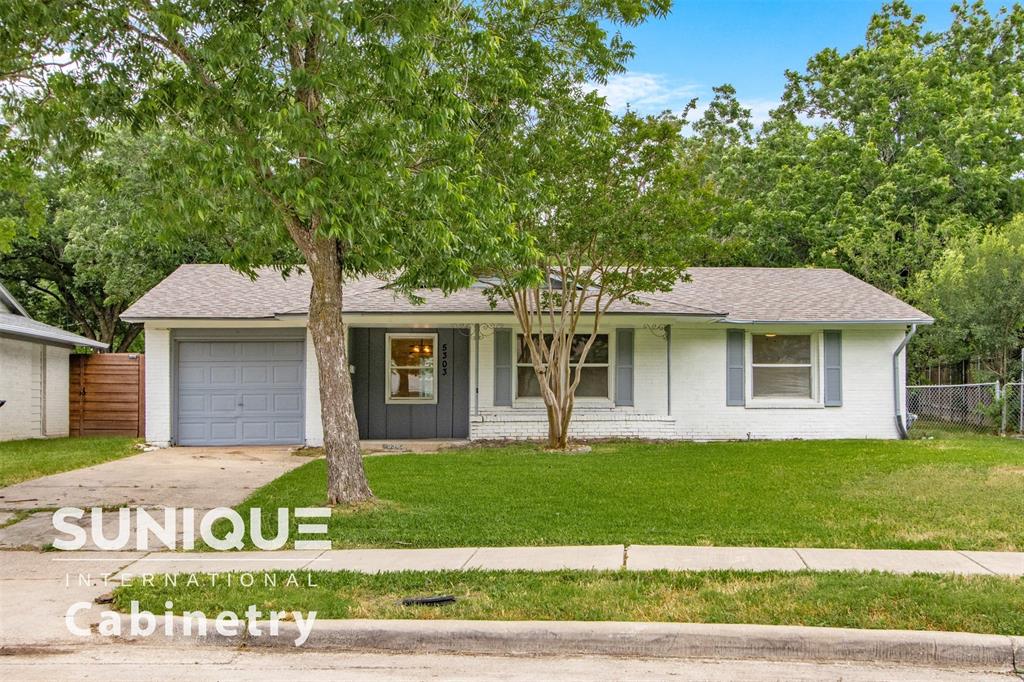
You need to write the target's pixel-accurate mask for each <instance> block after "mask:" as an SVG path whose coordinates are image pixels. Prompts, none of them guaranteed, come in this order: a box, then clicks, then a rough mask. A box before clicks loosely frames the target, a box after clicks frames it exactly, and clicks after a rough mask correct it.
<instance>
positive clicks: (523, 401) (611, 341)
mask: <svg viewBox="0 0 1024 682" xmlns="http://www.w3.org/2000/svg"><path fill="white" fill-rule="evenodd" d="M589 335H590V334H589V333H587V332H583V333H582V334H581V333H579V332H577V336H589ZM597 335H598V336H607V337H608V362H584V363H583V366H584V367H604V368H605V369H606V370H607V371H608V395H606V396H577V398H576V401H575V403H576V405H578V406H580V407H607V406H614V405H615V400H614V398H613V396H614V395H615V372H613V371H612V368H613V367H614V365H613V361H612V358H614V357H615V333H614V330H604V329H601V330H598V332H597ZM520 336H525V334H523V332H522V330H516V332H515V334H514V335H513V338H512V374H513V376H512V383H513V387H512V390H513V393H512V405H513V406H514V407H537V406H539V405H543V404H544V398H543V397H542V396H520V395H519V368H520V367H529V368H531V369H532V368H533V363H532V362H525V363H520V362H519V337H520ZM588 356H589V353H588Z"/></svg>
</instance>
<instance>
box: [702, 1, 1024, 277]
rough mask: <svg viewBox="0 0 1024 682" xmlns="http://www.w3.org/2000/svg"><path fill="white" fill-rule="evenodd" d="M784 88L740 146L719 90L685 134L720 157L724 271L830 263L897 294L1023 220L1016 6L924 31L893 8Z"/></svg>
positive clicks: (973, 13)
mask: <svg viewBox="0 0 1024 682" xmlns="http://www.w3.org/2000/svg"><path fill="white" fill-rule="evenodd" d="M788 80H789V84H788V87H787V89H786V93H785V97H784V101H783V104H782V106H781V107H780V108H779V109H777V110H776V111H774V112H773V114H772V117H771V120H770V121H769V122H768V123H766V124H765V125H764V126H763V128H762V129H761V131H760V132H759V133H758V134H757V135H756V136H755V137H754V138H753V139H752V140H750V139H748V138H747V136H746V135H745V134H743V132H744V128H745V127H746V122H747V121H749V112H746V115H744V112H743V111H742V107H737V106H736V105H735V102H734V101H733V96H734V93H732V91H731V89H726V90H724V91H720V92H719V93H718V96H717V98H716V103H715V104H713V105H712V107H711V108H710V109H709V111H708V115H706V116H705V118H704V121H703V122H702V123H703V127H701V126H696V127H697V132H698V136H697V143H699V144H701V145H703V147H704V148H708V146H709V145H711V146H713V147H714V148H715V149H716V150H717V151H716V153H717V154H718V155H719V156H720V161H719V162H718V163H717V164H715V165H714V166H713V167H712V168H711V171H710V172H711V175H712V177H713V179H714V181H715V182H716V185H717V186H718V187H719V189H720V191H721V192H722V193H723V196H724V200H725V201H726V202H727V204H728V210H727V211H725V212H724V213H723V214H722V215H721V216H720V217H719V220H718V222H717V223H716V227H715V230H714V231H715V233H716V235H717V236H718V237H719V239H720V240H722V241H729V242H731V243H732V244H734V245H735V246H736V247H737V248H734V249H732V250H729V251H726V252H724V256H725V258H726V259H727V260H728V261H729V262H738V263H751V264H763V265H777V266H791V265H819V266H838V267H842V268H844V269H846V270H848V271H850V272H852V273H853V274H855V275H857V276H859V277H861V278H863V279H865V280H867V281H869V282H871V283H872V284H875V285H876V286H879V287H881V288H882V289H884V290H886V291H890V292H893V293H896V294H898V295H907V294H908V292H909V289H910V287H911V285H912V283H913V281H914V278H915V276H916V275H918V274H919V273H922V272H924V271H926V270H927V269H928V268H929V266H930V265H931V264H932V263H933V262H934V261H935V259H936V258H938V257H939V255H940V254H941V253H942V252H943V250H944V249H945V248H946V246H947V244H948V243H949V242H950V240H951V239H954V238H956V237H958V236H962V235H965V234H967V233H968V232H970V231H971V230H974V229H978V228H980V227H983V226H985V225H994V224H1000V223H1003V222H1006V221H1007V220H1009V219H1010V218H1011V217H1012V216H1013V215H1014V214H1015V213H1017V212H1019V211H1021V210H1024V105H1022V98H1021V93H1022V92H1024V8H1022V7H1021V6H1020V5H1014V6H1013V7H1012V8H1011V9H1009V10H1001V11H1000V12H999V13H997V14H995V15H993V14H991V13H990V12H989V11H988V10H987V9H986V8H985V5H984V3H981V2H977V3H974V4H968V3H967V2H962V3H961V4H958V5H956V6H954V8H953V16H952V24H951V26H950V27H949V28H948V29H947V30H945V31H938V32H936V31H929V30H927V29H926V28H925V21H924V17H923V16H921V15H917V14H914V13H913V12H912V11H911V9H910V6H909V5H908V4H907V3H905V2H902V1H901V0H900V1H897V2H893V3H891V4H887V5H885V6H884V7H883V9H882V11H881V12H879V13H878V14H877V15H875V17H874V18H873V19H872V21H871V23H870V25H869V27H868V30H867V34H866V36H865V42H864V44H863V45H861V46H858V47H856V48H854V49H852V50H850V51H849V52H847V53H845V54H842V53H839V52H838V51H836V50H834V49H826V50H823V51H821V52H819V53H818V54H817V55H815V56H814V57H812V58H811V60H810V61H809V62H808V64H807V67H806V69H805V70H804V71H802V72H791V73H789V74H788ZM723 112H725V113H727V114H728V115H727V116H723V115H722V113H723Z"/></svg>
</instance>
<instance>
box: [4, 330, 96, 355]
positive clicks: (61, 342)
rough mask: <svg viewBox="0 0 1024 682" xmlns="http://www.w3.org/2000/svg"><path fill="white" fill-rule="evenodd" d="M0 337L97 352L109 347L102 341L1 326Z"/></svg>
mask: <svg viewBox="0 0 1024 682" xmlns="http://www.w3.org/2000/svg"><path fill="white" fill-rule="evenodd" d="M0 336H6V337H9V338H15V339H20V340H26V341H34V342H37V343H42V344H45V345H48V346H63V347H65V348H77V347H78V346H86V347H89V348H96V349H97V350H106V349H107V348H109V345H108V344H105V343H103V342H102V341H95V340H93V339H87V338H85V337H84V336H73V338H66V337H63V336H57V335H54V334H47V333H46V332H42V331H35V330H32V329H23V328H20V327H19V328H11V327H4V326H2V325H0Z"/></svg>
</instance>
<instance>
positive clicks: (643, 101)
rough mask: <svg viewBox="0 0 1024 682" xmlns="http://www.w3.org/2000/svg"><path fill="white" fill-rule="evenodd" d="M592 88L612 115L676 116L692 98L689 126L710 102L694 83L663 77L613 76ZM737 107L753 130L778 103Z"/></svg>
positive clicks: (748, 103)
mask: <svg viewBox="0 0 1024 682" xmlns="http://www.w3.org/2000/svg"><path fill="white" fill-rule="evenodd" d="M593 87H594V90H596V91H597V93H598V94H599V95H602V96H603V97H604V98H605V100H606V101H607V104H608V109H610V110H611V111H612V112H613V113H616V114H621V113H623V112H624V111H625V110H626V108H627V107H628V108H629V109H631V110H633V111H635V112H637V113H639V114H658V113H661V112H662V111H665V110H666V109H668V110H670V111H672V112H674V113H677V114H678V113H682V111H683V109H685V108H686V105H687V104H689V103H690V100H691V99H693V98H694V97H696V98H697V108H696V109H695V110H694V111H693V112H691V113H690V114H689V116H687V119H688V120H689V121H691V122H692V121H696V120H697V119H699V118H700V117H701V116H702V115H703V114H704V111H705V110H706V109H707V107H708V103H709V102H710V101H711V100H712V99H713V98H714V93H713V92H712V91H711V89H710V88H707V87H704V86H701V85H698V84H696V83H679V82H676V81H673V80H672V79H671V78H669V77H667V76H665V75H663V74H658V73H643V72H638V71H628V72H626V73H621V74H616V75H614V76H612V77H610V78H609V79H608V82H607V83H606V84H604V85H598V84H595V85H594V86H593ZM741 94H742V93H741ZM740 104H741V105H743V106H744V107H746V108H747V109H750V118H751V122H753V124H754V128H755V129H757V128H760V127H761V125H763V124H764V123H765V122H766V121H767V120H768V119H769V114H770V113H771V110H772V109H774V108H776V107H777V106H779V104H781V102H780V101H779V100H773V99H743V98H742V97H741V98H740Z"/></svg>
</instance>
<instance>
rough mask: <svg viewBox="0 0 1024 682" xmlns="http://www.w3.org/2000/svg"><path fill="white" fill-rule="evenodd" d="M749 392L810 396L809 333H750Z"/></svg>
mask: <svg viewBox="0 0 1024 682" xmlns="http://www.w3.org/2000/svg"><path fill="white" fill-rule="evenodd" d="M751 346H752V348H751V370H752V371H751V396H752V397H754V398H784V399H792V398H796V399H808V400H809V399H813V398H814V363H813V361H812V360H813V357H814V353H813V344H812V343H811V335H810V334H753V335H751Z"/></svg>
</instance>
